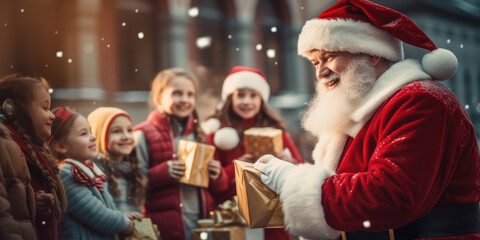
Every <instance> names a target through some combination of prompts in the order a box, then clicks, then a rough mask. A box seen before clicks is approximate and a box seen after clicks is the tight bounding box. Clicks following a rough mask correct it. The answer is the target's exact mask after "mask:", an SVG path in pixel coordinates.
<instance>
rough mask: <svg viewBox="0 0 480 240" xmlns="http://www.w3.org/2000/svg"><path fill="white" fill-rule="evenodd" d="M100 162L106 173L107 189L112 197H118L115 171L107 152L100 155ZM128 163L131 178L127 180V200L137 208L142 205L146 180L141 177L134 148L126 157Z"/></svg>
mask: <svg viewBox="0 0 480 240" xmlns="http://www.w3.org/2000/svg"><path fill="white" fill-rule="evenodd" d="M101 157H102V161H103V163H104V164H105V166H106V168H107V169H106V170H107V171H108V188H109V190H110V192H111V193H112V195H113V196H115V197H119V196H120V190H118V184H117V179H116V177H115V174H114V172H115V170H114V169H113V164H112V161H110V156H109V154H108V151H107V152H105V153H103V154H101ZM127 158H128V161H129V162H130V164H131V167H132V172H133V177H132V178H131V179H127V181H128V199H129V200H130V201H132V203H133V204H134V205H135V206H138V205H140V204H141V203H142V200H143V199H144V196H145V188H146V186H147V179H146V177H145V176H144V175H143V173H142V171H141V169H140V164H139V160H138V157H137V151H136V150H135V148H134V149H133V151H132V152H131V153H130V155H128V156H127Z"/></svg>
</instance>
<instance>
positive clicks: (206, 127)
mask: <svg viewBox="0 0 480 240" xmlns="http://www.w3.org/2000/svg"><path fill="white" fill-rule="evenodd" d="M201 126H202V130H203V131H204V132H205V133H206V134H210V133H214V132H215V131H217V130H218V129H220V127H221V126H222V124H221V123H220V121H219V120H218V119H216V118H210V119H208V120H207V121H205V122H203V123H202V124H201Z"/></svg>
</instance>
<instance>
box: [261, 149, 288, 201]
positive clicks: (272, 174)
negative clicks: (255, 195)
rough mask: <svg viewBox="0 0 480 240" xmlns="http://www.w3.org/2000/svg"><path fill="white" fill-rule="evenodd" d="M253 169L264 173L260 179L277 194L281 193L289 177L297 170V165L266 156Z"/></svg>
mask: <svg viewBox="0 0 480 240" xmlns="http://www.w3.org/2000/svg"><path fill="white" fill-rule="evenodd" d="M253 167H254V168H256V169H258V170H260V171H261V172H262V173H263V174H262V176H261V177H260V178H261V179H262V182H263V183H264V184H265V185H267V186H268V187H269V188H270V189H272V190H273V191H275V192H276V193H280V191H281V190H282V186H283V185H284V183H285V181H286V180H287V178H288V175H289V174H290V173H291V172H292V170H294V169H295V168H296V166H295V165H293V164H291V163H289V162H287V161H283V160H280V159H278V158H276V157H274V156H272V155H264V156H263V157H261V158H260V159H258V161H257V162H256V163H255V164H253Z"/></svg>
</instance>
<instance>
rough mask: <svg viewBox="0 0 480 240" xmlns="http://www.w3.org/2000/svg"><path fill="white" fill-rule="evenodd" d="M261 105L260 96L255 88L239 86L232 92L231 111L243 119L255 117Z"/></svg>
mask: <svg viewBox="0 0 480 240" xmlns="http://www.w3.org/2000/svg"><path fill="white" fill-rule="evenodd" d="M261 106H262V97H261V96H260V94H259V93H258V92H257V91H255V90H252V89H249V88H241V89H237V90H236V91H234V92H233V93H232V108H233V111H234V112H235V113H236V114H237V115H238V116H240V117H241V118H243V119H250V118H253V117H255V116H256V115H257V114H258V112H260V107H261Z"/></svg>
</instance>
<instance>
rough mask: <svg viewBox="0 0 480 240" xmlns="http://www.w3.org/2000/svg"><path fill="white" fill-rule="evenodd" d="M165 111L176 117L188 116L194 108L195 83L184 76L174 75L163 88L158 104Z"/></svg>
mask: <svg viewBox="0 0 480 240" xmlns="http://www.w3.org/2000/svg"><path fill="white" fill-rule="evenodd" d="M159 107H160V108H161V109H162V110H163V111H164V112H165V113H167V114H170V115H173V116H175V117H177V118H185V117H187V116H189V115H190V114H191V113H192V112H193V110H194V108H195V85H194V84H193V82H192V81H191V80H189V79H188V78H185V77H175V78H174V79H172V81H171V82H170V85H169V86H167V87H166V88H165V90H163V93H162V96H161V97H160V106H159Z"/></svg>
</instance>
